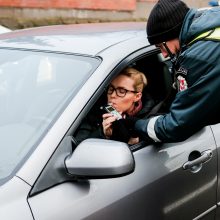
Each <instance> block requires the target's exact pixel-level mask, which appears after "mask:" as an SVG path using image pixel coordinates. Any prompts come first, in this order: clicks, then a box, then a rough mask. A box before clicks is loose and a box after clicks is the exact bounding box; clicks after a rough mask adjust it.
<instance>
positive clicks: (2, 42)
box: [0, 22, 147, 56]
mask: <svg viewBox="0 0 220 220" xmlns="http://www.w3.org/2000/svg"><path fill="white" fill-rule="evenodd" d="M145 27H146V23H145V22H114V23H93V24H73V25H53V26H46V27H37V28H29V29H23V30H18V31H13V32H10V33H5V34H2V35H1V36H0V47H9V48H21V49H32V50H44V51H45V50H47V51H60V52H67V53H76V54H87V55H92V56H94V55H96V54H98V53H99V52H101V51H103V50H105V49H106V48H108V47H111V46H112V45H115V44H118V43H120V42H123V41H126V40H128V39H131V38H135V37H138V36H140V35H142V36H145V37H146V31H145ZM146 42H147V41H146Z"/></svg>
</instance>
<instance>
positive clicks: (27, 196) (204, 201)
mask: <svg viewBox="0 0 220 220" xmlns="http://www.w3.org/2000/svg"><path fill="white" fill-rule="evenodd" d="M91 36H92V37H91ZM0 45H1V47H3V48H6V47H7V48H13V49H14V50H16V49H19V50H32V51H34V50H40V51H44V50H46V51H47V52H50V53H66V54H69V53H77V54H84V56H97V57H98V58H99V59H101V60H102V62H101V64H100V65H99V67H98V68H97V69H96V71H95V72H94V73H93V74H92V76H91V77H90V78H89V80H87V82H85V84H84V85H83V86H82V87H81V89H80V90H79V91H78V93H77V94H76V95H75V97H74V99H73V100H72V101H71V102H70V103H69V105H68V106H67V107H66V108H65V109H64V110H63V112H62V114H61V115H60V116H59V118H58V119H57V120H56V122H55V123H54V124H53V126H51V127H50V129H48V132H47V133H46V134H45V136H44V137H42V139H41V141H40V142H39V143H38V145H37V146H36V148H35V150H34V151H33V152H32V153H31V154H29V155H28V156H27V157H26V160H24V161H23V163H22V164H21V165H20V167H19V170H18V171H17V172H16V173H15V174H13V176H11V178H10V179H9V180H8V181H7V182H5V183H4V184H3V185H1V186H0V198H1V200H0V219H15V216H16V218H18V217H19V218H22V219H36V220H37V219H39V220H40V219H216V218H215V212H216V210H217V212H218V209H217V204H218V202H219V197H218V196H217V195H216V192H217V188H219V186H218V185H217V157H218V154H217V149H218V148H217V147H216V142H215V141H216V140H217V146H219V143H218V138H217V137H219V134H218V131H220V127H219V126H220V125H219V124H217V125H215V126H211V127H210V126H207V127H205V128H204V129H202V130H201V131H200V132H198V133H197V134H195V135H193V136H192V137H191V138H189V139H188V140H186V141H184V142H180V143H172V144H161V145H155V146H153V145H150V146H146V147H144V148H141V149H139V150H136V151H134V152H130V151H129V152H128V151H126V152H127V153H126V154H127V156H124V158H127V159H126V160H125V164H127V165H128V164H133V165H135V167H134V171H133V172H132V169H133V168H132V166H131V167H130V168H129V166H127V165H126V167H127V168H126V169H127V171H130V172H131V173H130V172H126V175H125V173H124V171H123V172H122V171H120V169H119V170H118V168H121V163H120V161H118V163H116V168H115V169H116V171H117V172H115V173H113V172H112V173H111V174H112V176H111V178H110V177H109V178H107V177H106V176H105V175H103V176H102V177H101V176H100V177H99V178H97V177H96V178H94V177H91V176H89V175H88V176H87V175H86V174H85V173H83V175H82V176H83V177H84V178H80V177H79V176H80V175H78V177H77V176H74V175H73V174H74V173H72V172H70V173H72V175H70V173H68V172H67V170H68V168H69V169H70V168H73V167H72V165H70V164H71V163H70V164H69V163H65V160H66V158H72V159H73V160H75V157H74V151H73V152H72V151H71V147H70V146H69V145H68V144H69V142H67V143H66V142H64V140H65V138H64V137H65V136H68V135H70V134H71V133H72V132H74V130H75V127H77V126H78V124H79V121H80V120H79V119H80V118H81V117H83V114H85V112H86V108H87V106H88V103H89V102H90V100H91V97H93V96H97V95H98V93H99V91H100V90H102V89H103V82H105V83H107V81H109V80H110V79H111V78H112V77H113V76H114V74H116V72H114V71H113V70H114V69H115V67H120V65H121V66H123V65H124V66H125V63H128V62H129V61H130V60H132V59H134V58H135V57H137V56H142V55H145V56H147V55H149V56H150V55H151V53H152V51H154V50H155V48H154V47H149V45H148V43H147V41H146V36H145V24H144V23H140V24H139V23H137V24H134V23H127V24H126V23H118V24H114V23H113V24H97V25H76V26H74V25H73V26H66V27H65V26H60V27H44V28H36V29H30V30H24V31H15V32H11V33H8V34H4V36H0ZM122 61H123V62H122ZM215 139H216V140H215ZM90 141H91V142H90ZM86 142H87V143H83V142H82V143H81V144H80V145H79V146H78V147H79V148H81V147H83V145H87V147H88V146H89V145H90V144H94V140H89V139H88V140H87V141H86ZM105 143H106V140H97V144H99V146H101V145H103V147H104V146H105ZM108 144H109V146H110V151H109V153H108V154H109V157H108V159H109V161H111V160H112V161H114V150H113V149H114V148H115V146H116V145H115V144H114V142H109V143H108ZM81 145H82V146H81ZM117 147H118V148H119V149H118V150H119V151H120V147H121V152H124V150H123V149H125V148H127V145H126V144H123V143H120V144H118V143H117ZM64 149H65V150H64ZM94 151H95V149H94ZM210 152H211V156H210V158H208V157H207V158H205V159H204V160H203V161H202V162H200V163H198V164H196V165H195V166H192V167H191V168H189V169H184V168H183V166H184V164H186V163H187V162H188V161H192V160H197V159H198V157H199V156H202V154H203V153H204V155H205V153H207V154H206V155H209V154H210ZM94 153H95V152H94ZM90 155H92V149H91V153H90ZM198 155H199V156H198ZM78 156H80V157H81V156H82V157H83V156H85V155H83V154H82V155H78ZM86 156H88V153H86ZM128 158H134V161H133V163H132V162H131V159H128ZM77 161H80V158H77ZM129 161H130V162H129ZM80 162H81V161H80ZM93 163H94V162H93ZM79 164H80V165H83V161H82V163H79ZM85 164H87V163H85ZM98 164H99V163H98ZM99 166H101V165H100V164H99ZM98 168H99V169H101V168H102V167H98ZM122 170H123V169H122ZM50 173H52V174H53V173H55V174H56V175H51V176H49V174H50ZM119 174H121V175H119ZM46 177H48V178H46ZM53 177H54V178H53ZM44 178H45V179H44ZM57 178H58V179H57ZM59 178H60V179H59ZM60 180H62V181H60ZM67 180H68V181H67ZM34 190H35V191H34ZM33 192H34V193H33ZM216 198H218V200H216Z"/></svg>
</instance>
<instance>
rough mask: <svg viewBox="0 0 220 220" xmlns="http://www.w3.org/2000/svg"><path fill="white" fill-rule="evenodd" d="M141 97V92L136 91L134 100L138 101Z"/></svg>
mask: <svg viewBox="0 0 220 220" xmlns="http://www.w3.org/2000/svg"><path fill="white" fill-rule="evenodd" d="M141 97H142V92H137V93H136V96H135V100H134V101H135V102H138V101H139V100H140V99H141Z"/></svg>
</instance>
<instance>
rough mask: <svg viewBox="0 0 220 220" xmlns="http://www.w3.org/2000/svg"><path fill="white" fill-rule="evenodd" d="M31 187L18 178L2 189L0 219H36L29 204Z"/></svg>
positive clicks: (0, 194)
mask: <svg viewBox="0 0 220 220" xmlns="http://www.w3.org/2000/svg"><path fill="white" fill-rule="evenodd" d="M30 189H31V187H30V186H29V185H28V184H27V183H25V182H24V181H23V180H21V179H20V178H18V177H16V176H15V177H14V178H12V179H11V180H9V181H8V182H7V184H5V185H3V186H1V187H0V198H1V199H0V219H17V218H18V216H20V218H22V219H27V220H31V219H34V218H33V216H32V213H31V210H30V207H29V204H28V202H27V195H28V193H29V191H30Z"/></svg>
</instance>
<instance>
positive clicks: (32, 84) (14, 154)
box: [0, 50, 99, 180]
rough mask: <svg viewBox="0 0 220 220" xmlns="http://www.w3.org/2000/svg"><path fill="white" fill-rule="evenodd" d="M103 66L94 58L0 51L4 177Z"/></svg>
mask: <svg viewBox="0 0 220 220" xmlns="http://www.w3.org/2000/svg"><path fill="white" fill-rule="evenodd" d="M98 64H99V60H97V59H94V58H90V57H81V56H74V55H64V54H52V53H42V52H30V51H15V50H0V105H1V108H0V180H1V179H3V178H6V177H7V176H9V175H10V174H11V173H12V171H13V170H14V169H15V167H16V166H17V164H19V163H20V162H21V161H22V159H23V158H24V157H25V155H26V154H27V153H28V152H29V151H30V150H31V149H32V147H33V146H34V145H35V144H36V143H37V142H38V141H39V139H40V137H42V136H43V134H44V132H45V131H46V130H47V129H48V127H49V126H51V124H52V123H53V122H54V121H55V120H56V118H57V117H58V116H59V114H60V112H61V110H62V109H63V108H64V107H65V106H66V105H67V104H68V103H69V101H70V100H71V99H72V97H73V96H74V95H75V94H76V93H77V91H78V90H79V88H80V87H81V86H82V84H83V83H84V82H85V81H86V80H87V79H88V78H89V76H90V75H91V73H92V72H93V71H94V69H95V68H96V67H97V65H98Z"/></svg>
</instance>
